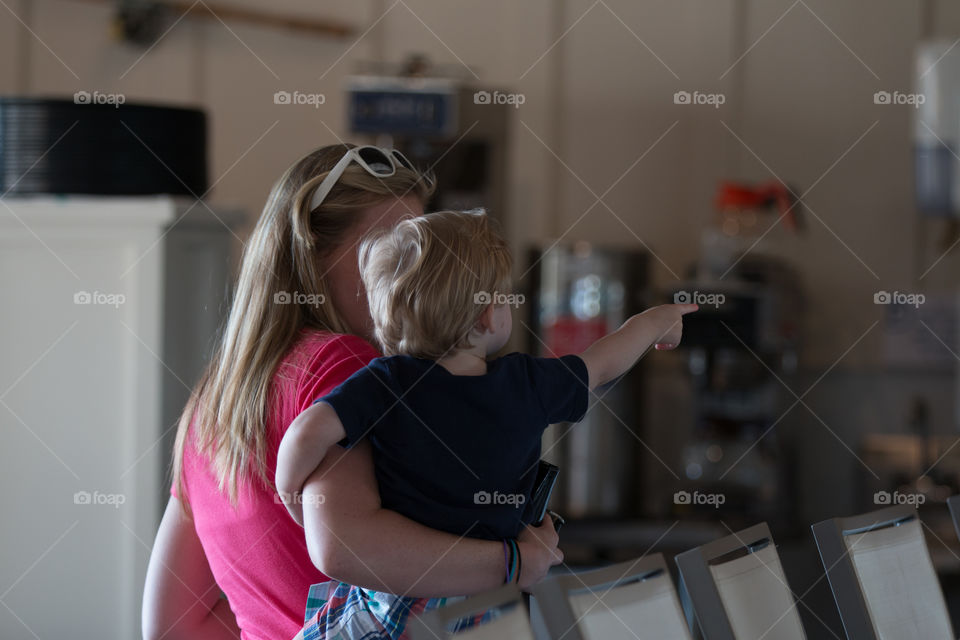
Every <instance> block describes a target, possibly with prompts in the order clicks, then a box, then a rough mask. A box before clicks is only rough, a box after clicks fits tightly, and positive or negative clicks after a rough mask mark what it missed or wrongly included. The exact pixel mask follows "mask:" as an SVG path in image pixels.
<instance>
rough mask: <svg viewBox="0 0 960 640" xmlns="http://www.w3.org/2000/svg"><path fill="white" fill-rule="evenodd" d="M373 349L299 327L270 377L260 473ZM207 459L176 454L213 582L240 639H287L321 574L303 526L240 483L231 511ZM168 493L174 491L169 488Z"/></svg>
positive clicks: (271, 497) (270, 495)
mask: <svg viewBox="0 0 960 640" xmlns="http://www.w3.org/2000/svg"><path fill="white" fill-rule="evenodd" d="M379 355H380V354H379V353H378V352H377V351H376V350H375V349H374V348H373V347H371V346H370V344H369V343H367V342H365V341H364V340H363V339H361V338H358V337H356V336H349V335H337V334H331V333H325V332H318V331H307V330H304V331H303V332H302V333H301V335H300V336H299V338H298V340H297V342H296V344H295V345H294V346H293V347H292V348H291V349H290V351H289V352H288V354H287V356H286V357H285V358H284V360H283V362H282V363H281V365H280V367H279V369H278V371H277V374H276V375H275V376H274V379H273V391H274V393H273V394H272V397H273V399H274V400H273V406H271V407H270V408H269V416H268V418H267V425H266V428H267V433H268V434H269V437H270V440H269V442H270V444H269V446H268V452H269V454H268V457H267V470H268V476H269V477H270V478H271V479H272V478H273V476H274V473H275V471H276V466H277V448H278V447H279V446H280V439H281V438H282V437H283V434H284V432H285V431H286V430H287V427H288V426H289V425H290V422H291V421H293V419H294V418H295V417H296V416H297V415H298V414H299V413H300V412H301V411H303V410H304V409H306V408H307V407H309V406H310V405H311V404H312V403H313V401H314V400H315V399H317V398H319V397H320V396H323V395H325V394H326V393H328V392H329V391H331V390H332V389H333V388H334V387H335V386H337V385H338V384H340V383H341V382H343V381H344V380H346V379H347V378H348V377H350V375H351V374H353V373H354V372H355V371H357V370H358V369H360V368H361V367H363V366H364V365H366V364H367V363H368V362H370V360H371V359H373V358H376V357H378V356H379ZM210 469H211V467H210V464H209V460H208V458H206V457H205V456H201V455H200V454H199V453H198V452H197V451H196V449H195V448H194V447H192V446H188V447H187V450H186V451H185V453H184V464H183V470H184V487H185V490H186V494H187V499H188V500H189V502H190V506H191V508H192V510H193V519H194V524H195V526H196V530H197V535H198V536H199V538H200V542H201V544H202V545H203V550H204V552H205V553H206V556H207V561H208V562H209V563H210V569H211V570H212V571H213V576H214V578H216V581H217V584H218V585H219V586H220V588H221V589H222V590H223V592H224V593H225V594H226V596H227V599H228V600H229V602H230V607H231V608H232V609H233V612H234V614H235V615H236V617H237V622H238V623H239V625H240V629H241V637H242V638H244V640H276V639H277V638H292V637H293V636H294V635H295V634H296V633H297V632H298V631H299V630H300V628H301V627H302V625H303V615H304V608H305V605H306V601H307V590H308V588H309V586H310V585H311V584H314V583H316V582H324V581H325V580H327V577H326V576H324V575H323V574H322V573H320V571H318V570H317V568H316V567H314V566H313V563H312V562H311V561H310V556H309V554H308V552H307V543H306V539H305V537H304V533H303V529H302V528H300V527H299V526H298V525H297V524H296V523H295V522H294V521H293V520H292V519H291V518H290V517H289V516H288V515H287V511H286V509H285V508H284V506H283V505H282V504H280V503H279V501H278V500H276V499H275V497H276V493H275V492H271V491H268V490H267V489H266V487H264V486H262V483H260V482H256V483H247V485H246V487H248V488H247V489H245V490H242V491H240V494H239V500H238V504H237V508H236V509H235V508H234V507H233V506H232V505H231V504H230V499H229V498H228V497H227V495H226V494H221V493H220V491H219V489H218V484H217V480H216V478H215V477H214V475H213V473H212V472H211V470H210ZM171 493H172V494H173V495H174V496H176V489H175V485H174V489H172V490H171Z"/></svg>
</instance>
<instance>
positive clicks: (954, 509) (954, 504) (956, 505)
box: [947, 495, 960, 538]
mask: <svg viewBox="0 0 960 640" xmlns="http://www.w3.org/2000/svg"><path fill="white" fill-rule="evenodd" d="M947 507H949V508H950V519H951V520H953V528H954V530H955V531H956V532H957V537H958V538H960V495H958V496H950V497H949V498H947Z"/></svg>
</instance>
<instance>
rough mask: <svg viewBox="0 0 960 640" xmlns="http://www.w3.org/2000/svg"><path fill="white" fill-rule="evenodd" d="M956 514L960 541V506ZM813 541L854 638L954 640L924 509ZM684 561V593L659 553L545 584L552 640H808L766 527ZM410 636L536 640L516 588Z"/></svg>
mask: <svg viewBox="0 0 960 640" xmlns="http://www.w3.org/2000/svg"><path fill="white" fill-rule="evenodd" d="M948 505H949V507H950V512H951V515H952V516H953V519H954V525H955V527H956V529H957V535H958V536H960V496H954V497H952V498H951V499H950V500H949V501H948ZM812 530H813V536H814V538H815V540H816V544H817V548H818V550H819V552H820V559H821V561H822V562H823V566H824V570H825V572H826V576H827V579H828V581H829V584H830V588H831V590H832V591H833V596H834V600H835V601H836V604H837V608H838V610H839V612H840V618H841V620H842V622H843V627H844V631H845V632H846V635H847V638H850V639H851V640H853V639H855V640H879V639H881V638H883V639H887V638H924V639H930V640H935V639H941V638H942V639H944V640H946V639H954V638H956V636H954V635H953V629H952V625H951V623H950V616H949V614H948V612H947V607H946V602H945V600H944V597H943V593H942V591H941V588H940V583H939V581H938V579H937V576H936V573H935V571H934V568H933V563H932V562H931V560H930V553H929V551H928V550H927V545H926V541H925V539H924V535H923V529H922V523H921V521H920V519H919V517H918V514H917V511H916V509H915V508H914V507H912V506H907V505H898V506H893V507H888V508H885V509H880V510H879V511H874V512H871V513H867V514H863V515H859V516H853V517H849V518H834V519H831V520H825V521H823V522H819V523H817V524H815V525H813V527H812ZM675 561H676V564H677V568H678V569H679V576H680V590H679V593H678V592H677V590H676V589H675V588H674V583H673V579H672V578H671V575H670V571H669V569H668V567H667V563H666V561H665V559H664V557H663V555H662V554H659V553H658V554H653V555H648V556H644V557H642V558H639V559H636V560H632V561H628V562H623V563H619V564H616V565H612V566H609V567H605V568H602V569H596V570H592V571H584V572H580V573H571V574H566V575H557V576H553V577H551V578H548V579H547V580H544V581H543V582H542V583H540V584H539V585H537V586H536V587H535V588H534V589H533V598H534V601H535V604H536V605H537V608H538V609H539V611H540V612H541V614H542V619H543V622H544V623H545V625H546V629H547V631H548V633H549V636H550V638H551V639H552V640H601V639H602V640H617V639H620V638H624V639H636V640H647V639H648V638H649V639H654V638H655V639H657V640H673V639H676V640H691V638H692V637H693V635H694V634H696V635H697V637H700V638H703V639H704V640H761V639H763V640H803V639H805V638H806V634H805V632H804V629H803V625H802V623H801V621H800V616H799V615H798V612H797V601H796V597H795V594H794V593H793V591H792V590H791V589H790V587H789V585H788V584H787V579H786V576H785V575H784V572H783V567H782V566H781V564H780V557H779V555H778V553H777V550H776V545H775V544H774V542H773V537H772V536H771V535H770V529H769V528H768V527H767V525H766V524H765V523H761V524H758V525H755V526H753V527H750V528H748V529H744V530H742V531H739V532H736V533H733V534H732V535H730V536H727V537H725V538H721V539H720V540H715V541H713V542H710V543H708V544H705V545H703V546H700V547H697V548H695V549H691V550H689V551H686V552H684V553H681V554H679V555H677V556H676V558H675ZM681 602H683V606H681ZM490 610H495V611H496V613H495V615H493V616H486V617H487V618H489V622H487V623H486V624H483V625H481V626H473V627H469V628H467V629H466V630H465V631H463V632H460V633H456V634H454V633H452V632H451V631H450V629H451V628H452V626H453V625H455V624H456V622H457V621H459V620H463V619H464V618H468V617H470V616H474V615H477V614H478V613H481V612H486V611H490ZM411 626H412V628H413V635H412V637H413V638H414V639H415V640H441V639H446V638H451V637H456V638H457V640H483V639H486V638H495V639H496V640H506V639H517V640H533V639H534V633H533V631H532V627H531V624H530V619H529V615H528V613H527V610H526V607H525V606H524V602H523V599H522V595H521V594H520V592H519V591H518V590H517V589H516V587H515V586H513V585H509V586H506V587H502V588H500V589H497V590H495V591H492V592H489V593H485V594H482V595H479V596H474V597H471V598H467V599H466V600H462V601H460V602H456V603H454V604H451V605H448V606H446V607H443V608H441V609H435V610H432V611H430V612H427V613H426V614H424V615H423V616H422V617H421V618H418V619H417V620H415V621H413V623H412V625H411Z"/></svg>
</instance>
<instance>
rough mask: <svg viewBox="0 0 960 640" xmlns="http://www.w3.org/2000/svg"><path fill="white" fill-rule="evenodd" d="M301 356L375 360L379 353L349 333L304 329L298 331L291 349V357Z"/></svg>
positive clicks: (364, 341) (361, 339) (358, 337)
mask: <svg viewBox="0 0 960 640" xmlns="http://www.w3.org/2000/svg"><path fill="white" fill-rule="evenodd" d="M295 354H303V355H307V356H310V357H314V356H317V355H323V356H326V357H337V356H348V357H350V356H353V357H358V358H366V359H367V361H368V362H369V361H370V359H372V358H376V357H378V356H379V355H380V353H379V352H378V351H377V350H376V349H375V348H374V347H373V345H371V344H370V343H369V342H367V341H366V340H364V339H363V338H361V337H360V336H355V335H352V334H349V333H333V332H331V331H323V330H321V329H310V328H304V329H301V330H300V333H299V334H298V336H297V340H296V342H295V343H294V345H293V348H292V349H291V355H295Z"/></svg>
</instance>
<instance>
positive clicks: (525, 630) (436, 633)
mask: <svg viewBox="0 0 960 640" xmlns="http://www.w3.org/2000/svg"><path fill="white" fill-rule="evenodd" d="M491 609H495V610H496V611H497V613H498V614H499V615H496V616H494V617H492V619H490V620H489V621H487V622H484V623H482V624H479V625H477V626H475V627H470V628H468V629H464V630H463V631H458V632H453V631H451V630H450V628H451V627H452V626H453V624H454V623H455V622H457V621H458V620H460V619H462V618H469V617H472V616H475V615H478V614H482V613H484V612H485V611H488V610H491ZM407 626H408V628H409V629H410V630H411V636H410V637H411V638H413V640H446V639H447V638H456V640H507V639H508V638H509V639H510V640H513V639H514V638H515V639H516V640H534V636H533V630H532V629H531V627H530V618H529V616H528V615H527V608H526V606H525V605H524V603H523V595H522V594H521V593H520V590H519V589H518V588H517V586H516V585H514V584H508V585H505V586H503V587H500V588H499V589H495V590H493V591H488V592H486V593H481V594H478V595H475V596H471V597H469V598H466V599H465V600H460V601H458V602H454V603H452V604H448V605H447V606H445V607H440V608H438V609H431V610H430V611H426V612H424V613H423V615H421V616H419V617H417V618H413V619H412V620H411V621H410V622H409V624H408V625H407Z"/></svg>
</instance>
